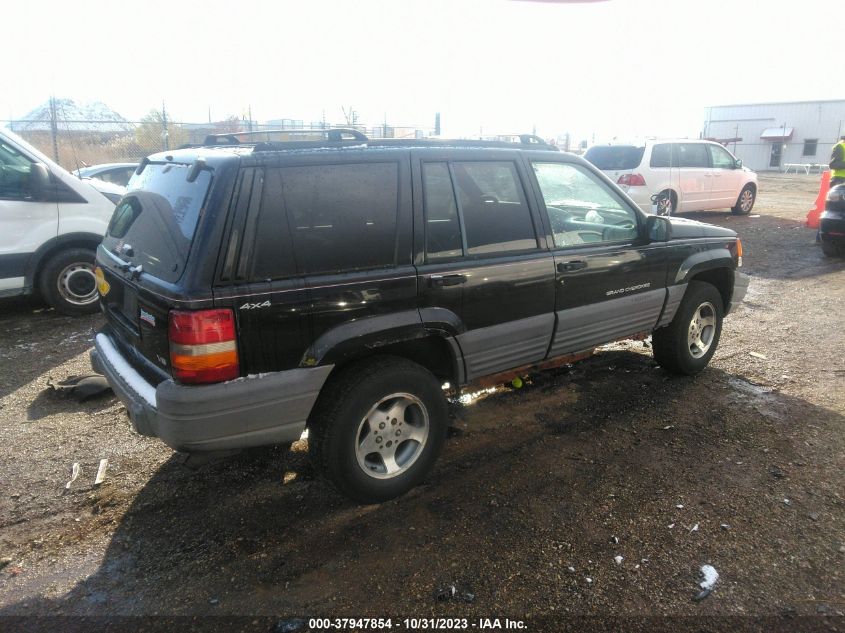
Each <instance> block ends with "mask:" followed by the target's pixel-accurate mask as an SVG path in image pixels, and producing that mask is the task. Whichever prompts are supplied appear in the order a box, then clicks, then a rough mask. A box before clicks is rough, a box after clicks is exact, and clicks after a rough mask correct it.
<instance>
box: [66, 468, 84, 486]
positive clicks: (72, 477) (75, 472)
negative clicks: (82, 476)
mask: <svg viewBox="0 0 845 633" xmlns="http://www.w3.org/2000/svg"><path fill="white" fill-rule="evenodd" d="M81 472H82V469H81V468H80V467H79V462H74V464H73V469H72V470H71V475H70V481H69V482H67V483H66V484H65V490H70V485H71V484H72V483H73V482H74V481H76V478H77V477H79V473H81Z"/></svg>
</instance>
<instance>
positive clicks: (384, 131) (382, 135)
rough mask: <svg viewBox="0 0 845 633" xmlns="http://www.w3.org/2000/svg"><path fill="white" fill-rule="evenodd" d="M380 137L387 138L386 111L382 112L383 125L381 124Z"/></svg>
mask: <svg viewBox="0 0 845 633" xmlns="http://www.w3.org/2000/svg"><path fill="white" fill-rule="evenodd" d="M381 137H382V138H387V112H385V113H384V125H382V129H381Z"/></svg>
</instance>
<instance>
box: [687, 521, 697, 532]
mask: <svg viewBox="0 0 845 633" xmlns="http://www.w3.org/2000/svg"><path fill="white" fill-rule="evenodd" d="M689 531H690V533H692V532H698V523H696V524H695V525H693V526H692V527H691V528H690V530H689Z"/></svg>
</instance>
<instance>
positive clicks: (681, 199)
mask: <svg viewBox="0 0 845 633" xmlns="http://www.w3.org/2000/svg"><path fill="white" fill-rule="evenodd" d="M584 158H586V159H587V160H588V161H590V162H591V163H593V165H595V166H596V167H598V168H599V169H601V170H602V171H603V172H604V173H605V174H606V175H607V176H608V177H609V178H610V179H611V180H613V181H614V182H615V183H616V184H617V185H619V187H620V188H621V189H622V190H623V191H625V192H626V193H627V194H628V195H629V196H630V197H631V198H632V199H633V200H634V202H636V203H637V204H638V205H639V206H640V208H641V209H642V210H643V211H645V212H647V213H649V212H651V213H658V214H660V215H672V214H673V213H675V212H676V211H703V210H705V209H727V208H730V210H731V211H732V212H733V213H737V214H741V215H745V214H748V213H750V212H751V209H752V207H753V206H754V200H755V199H756V198H757V174H755V173H754V172H753V171H751V170H750V169H748V168H747V167H743V166H742V161H741V160H740V159H738V158H736V157H735V156H734V155H733V154H731V153H730V152H729V151H728V150H726V149H725V148H724V147H722V146H721V145H719V144H718V143H713V142H710V141H699V140H694V139H682V140H648V141H646V142H645V143H644V144H642V145H594V146H593V147H591V148H590V149H588V150H587V152H586V153H585V154H584Z"/></svg>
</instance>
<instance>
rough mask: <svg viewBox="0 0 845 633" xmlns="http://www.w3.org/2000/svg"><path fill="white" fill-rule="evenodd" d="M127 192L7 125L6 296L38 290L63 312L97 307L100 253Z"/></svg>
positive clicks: (1, 209) (2, 153)
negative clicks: (86, 175)
mask: <svg viewBox="0 0 845 633" xmlns="http://www.w3.org/2000/svg"><path fill="white" fill-rule="evenodd" d="M123 192H124V188H123V187H119V186H117V185H113V184H111V183H106V182H100V181H95V180H88V181H82V180H80V179H79V178H77V177H76V176H73V175H71V174H70V173H68V172H67V171H65V170H64V169H62V168H61V167H60V166H59V165H57V164H56V163H54V162H53V161H51V160H50V159H49V158H47V157H46V156H45V155H44V154H42V153H41V152H39V151H38V150H37V149H35V148H34V147H32V146H31V145H30V144H29V143H27V142H26V141H24V140H23V139H21V138H20V137H18V136H16V135H15V134H13V133H12V132H10V131H9V130H6V129H2V128H0V297H11V296H15V295H22V294H30V293H32V292H35V291H38V292H40V293H41V296H42V297H43V298H44V300H46V301H47V302H48V303H49V304H50V305H51V306H53V307H54V308H55V309H56V310H58V311H59V312H62V313H63V314H85V313H87V312H95V311H97V310H98V309H99V308H98V304H97V284H96V279H95V277H94V252H95V251H96V249H97V245H98V244H99V243H100V242H101V241H102V239H103V235H104V234H105V232H106V227H107V226H108V223H109V220H110V219H111V216H112V214H113V213H114V207H115V204H116V203H117V201H118V200H119V199H120V197H121V196H122V194H123Z"/></svg>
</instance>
